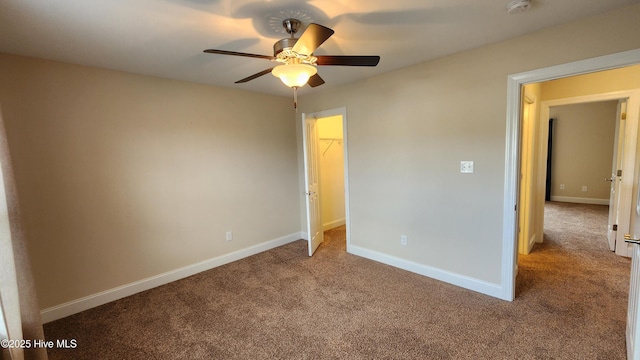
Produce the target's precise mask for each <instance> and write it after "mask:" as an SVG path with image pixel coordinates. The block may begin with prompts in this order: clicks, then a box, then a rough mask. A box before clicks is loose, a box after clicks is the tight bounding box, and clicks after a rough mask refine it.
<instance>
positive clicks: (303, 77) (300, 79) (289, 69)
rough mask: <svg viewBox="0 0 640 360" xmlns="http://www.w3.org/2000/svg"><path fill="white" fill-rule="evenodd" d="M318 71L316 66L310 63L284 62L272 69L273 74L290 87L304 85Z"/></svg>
mask: <svg viewBox="0 0 640 360" xmlns="http://www.w3.org/2000/svg"><path fill="white" fill-rule="evenodd" d="M317 72H318V69H316V67H315V66H313V65H309V64H299V63H298V64H283V65H278V66H276V67H274V68H273V70H271V74H273V76H275V77H277V78H280V80H281V81H282V82H283V83H284V84H285V85H287V86H288V87H302V86H304V85H305V84H306V83H307V81H309V78H311V77H312V76H313V75H315V74H316V73H317Z"/></svg>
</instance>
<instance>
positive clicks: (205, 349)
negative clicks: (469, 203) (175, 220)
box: [45, 203, 630, 359]
mask: <svg viewBox="0 0 640 360" xmlns="http://www.w3.org/2000/svg"><path fill="white" fill-rule="evenodd" d="M606 212H607V209H606V207H603V206H596V205H572V204H560V203H551V204H549V207H548V211H547V216H546V220H545V221H546V222H547V224H548V225H549V226H548V227H547V230H546V231H545V243H543V244H537V245H536V246H535V248H534V251H533V253H532V254H531V255H529V256H526V257H520V259H519V269H520V270H519V275H518V278H517V298H516V300H515V301H514V302H505V301H501V300H497V299H494V298H491V297H488V296H485V295H482V294H478V293H475V292H472V291H468V290H464V289H461V288H457V287H455V286H452V285H448V284H444V283H442V282H439V281H436V280H432V279H429V278H426V277H423V276H419V275H416V274H412V273H408V272H406V271H403V270H399V269H396V268H392V267H389V266H386V265H382V264H379V263H376V262H373V261H370V260H366V259H363V258H359V257H357V256H354V255H350V254H347V253H346V252H345V244H344V229H343V228H338V229H335V230H331V231H328V232H327V233H326V242H325V243H323V244H322V245H321V247H320V248H319V249H318V251H317V253H316V255H315V256H314V257H312V258H309V257H308V256H306V242H305V241H297V242H294V243H291V244H288V245H285V246H282V247H279V248H277V249H273V250H270V251H267V252H265V253H261V254H258V255H255V256H252V257H250V258H246V259H243V260H240V261H237V262H234V263H231V264H228V265H225V266H221V267H219V268H216V269H213V270H210V271H206V272H203V273H200V274H198V275H195V276H192V277H189V278H187V279H184V280H180V281H176V282H174V283H171V284H168V285H165V286H161V287H158V288H155V289H152V290H149V291H146V292H143V293H140V294H136V295H133V296H130V297H128V298H125V299H122V300H119V301H115V302H113V303H109V304H106V305H103V306H100V307H98V308H95V309H91V310H88V311H85V312H83V313H80V314H76V315H73V316H70V317H68V318H65V319H61V320H58V321H55V322H52V323H49V324H46V325H45V334H46V337H47V338H48V339H76V340H77V343H78V347H77V348H76V349H68V350H62V349H55V350H52V351H50V352H49V355H50V358H51V359H554V358H555V359H624V358H625V354H626V352H625V342H624V332H625V316H626V302H627V293H628V281H629V270H630V261H629V259H626V258H621V257H617V256H615V255H614V254H612V253H611V252H610V251H609V250H608V249H607V247H606V243H605V240H604V233H605V229H606Z"/></svg>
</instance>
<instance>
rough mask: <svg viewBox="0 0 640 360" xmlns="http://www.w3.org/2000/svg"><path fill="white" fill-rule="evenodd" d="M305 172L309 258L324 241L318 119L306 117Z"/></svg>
mask: <svg viewBox="0 0 640 360" xmlns="http://www.w3.org/2000/svg"><path fill="white" fill-rule="evenodd" d="M303 118H304V130H303V131H304V134H303V139H304V144H303V147H304V160H305V161H304V170H305V183H306V184H305V189H306V195H307V196H306V203H307V234H309V235H308V236H309V256H311V255H313V253H314V252H315V251H316V249H317V248H318V246H320V243H322V241H324V233H323V232H322V218H321V212H320V171H319V170H320V167H319V166H318V128H317V122H318V120H317V119H313V118H311V119H307V118H306V117H304V115H303Z"/></svg>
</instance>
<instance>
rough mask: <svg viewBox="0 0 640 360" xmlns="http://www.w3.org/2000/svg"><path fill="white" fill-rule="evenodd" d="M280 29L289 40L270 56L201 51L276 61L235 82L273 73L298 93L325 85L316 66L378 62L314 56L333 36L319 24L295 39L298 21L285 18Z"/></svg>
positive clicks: (376, 58) (372, 58) (281, 42)
mask: <svg viewBox="0 0 640 360" xmlns="http://www.w3.org/2000/svg"><path fill="white" fill-rule="evenodd" d="M282 26H283V27H284V29H285V31H286V32H287V33H288V34H290V35H291V37H290V38H285V39H282V40H279V41H277V42H276V43H275V44H274V45H273V56H269V55H258V54H249V53H243V52H236V51H227V50H216V49H207V50H204V52H206V53H210V54H221V55H233V56H244V57H251V58H258V59H266V60H271V61H276V62H279V63H281V64H279V65H276V66H274V67H271V68H269V69H266V70H263V71H260V72H259V73H256V74H253V75H251V76H248V77H246V78H244V79H241V80H238V81H236V82H235V83H236V84H239V83H245V82H248V81H251V80H253V79H256V78H259V77H260V76H262V75H266V74H268V73H272V74H273V75H274V76H276V77H278V78H280V80H282V82H283V83H284V84H285V85H287V86H289V87H292V88H294V90H297V88H299V87H302V86H304V85H305V84H307V83H308V84H309V85H310V86H311V87H316V86H319V85H322V84H324V80H323V79H322V78H321V77H320V75H318V70H317V68H316V67H317V66H376V65H378V62H379V61H380V56H345V55H318V56H314V55H313V52H314V51H315V50H316V49H317V48H318V47H319V46H320V45H322V43H324V42H325V41H326V40H327V39H328V38H329V37H331V35H333V33H334V31H333V30H331V29H329V28H327V27H324V26H322V25H318V24H315V23H311V24H309V25H308V26H307V28H306V29H305V30H304V32H303V33H302V35H300V37H299V38H295V37H294V35H295V34H296V33H297V32H298V29H300V27H301V26H302V22H301V21H300V20H297V19H291V18H290V19H285V20H284V21H283V22H282Z"/></svg>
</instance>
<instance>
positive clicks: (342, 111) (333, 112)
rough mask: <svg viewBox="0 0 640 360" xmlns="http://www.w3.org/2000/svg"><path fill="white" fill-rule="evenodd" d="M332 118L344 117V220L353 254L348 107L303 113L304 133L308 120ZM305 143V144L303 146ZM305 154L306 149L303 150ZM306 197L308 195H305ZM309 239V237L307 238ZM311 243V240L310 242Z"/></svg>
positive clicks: (305, 185) (349, 248)
mask: <svg viewBox="0 0 640 360" xmlns="http://www.w3.org/2000/svg"><path fill="white" fill-rule="evenodd" d="M331 116H340V117H342V137H343V138H342V146H343V158H344V218H345V219H344V220H345V227H346V238H347V252H348V253H350V252H351V211H350V207H349V203H350V202H349V198H350V196H349V146H348V144H349V140H348V131H347V108H346V106H342V107H338V108H334V109H329V110H321V111H316V112H312V113H302V129H303V131H304V126H305V124H306V119H307V118H314V119H322V118H326V117H331ZM302 146H305V145H304V142H303V145H302ZM302 151H303V153H304V151H305V149H302ZM306 162H307V159H306V158H305V159H304V164H303V165H304V166H306ZM306 182H307V180H306V177H305V184H304V188H305V189H306V188H307V183H306ZM305 196H306V195H305ZM309 215H310V214H309V211H307V210H305V216H306V219H307V220H306V221H307V224H308V223H309ZM307 237H308V236H307ZM307 240H308V239H307ZM308 241H309V240H308Z"/></svg>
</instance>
